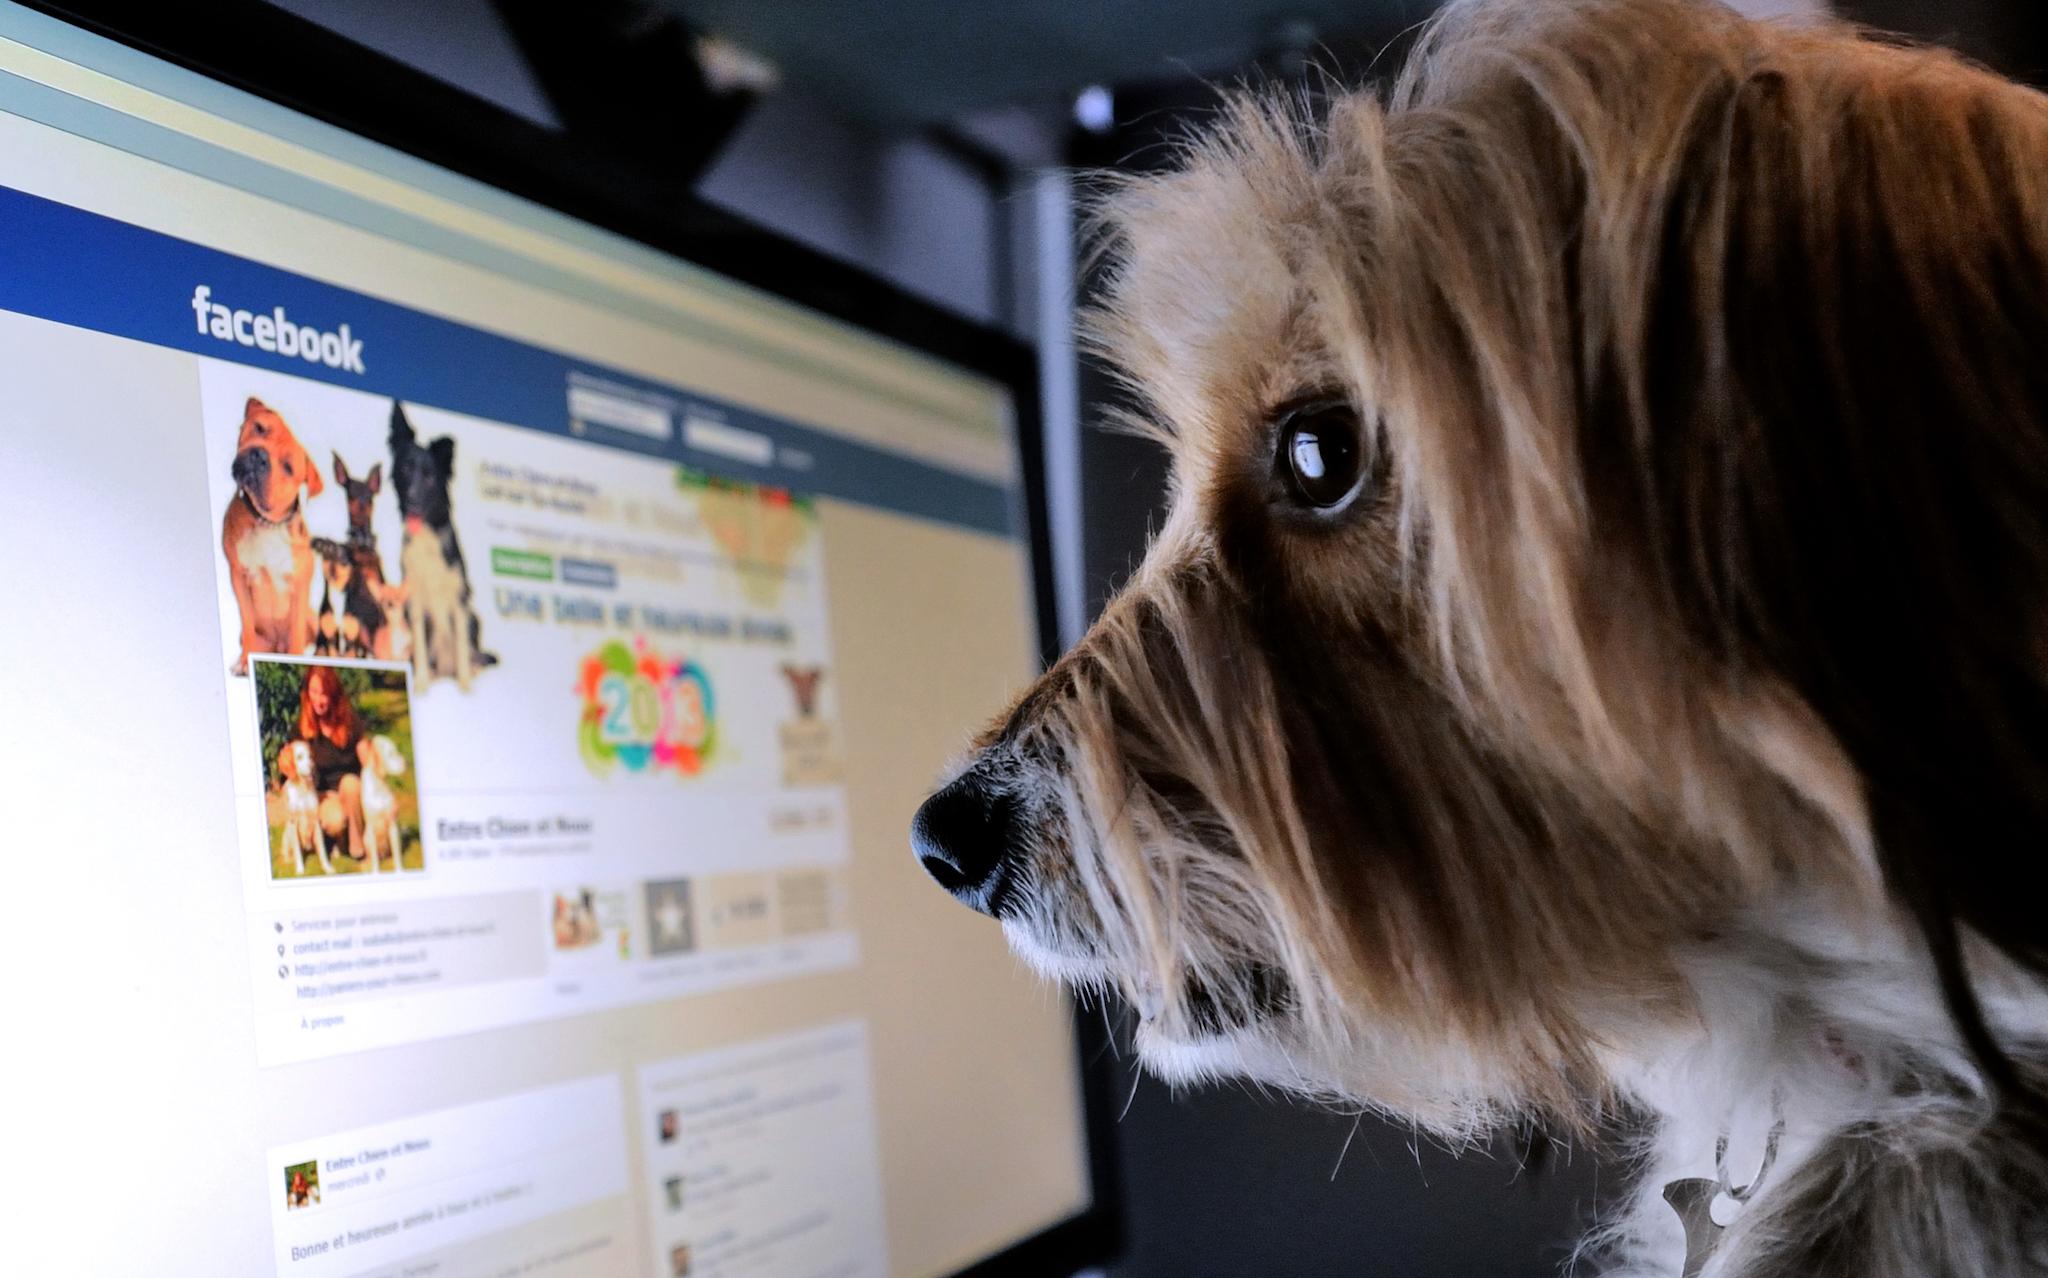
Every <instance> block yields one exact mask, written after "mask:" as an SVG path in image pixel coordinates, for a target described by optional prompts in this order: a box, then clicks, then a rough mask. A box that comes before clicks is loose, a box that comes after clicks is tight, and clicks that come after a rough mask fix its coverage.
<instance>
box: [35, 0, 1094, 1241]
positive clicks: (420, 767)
mask: <svg viewBox="0 0 2048 1278" xmlns="http://www.w3.org/2000/svg"><path fill="white" fill-rule="evenodd" d="M364 89H365V91H366V92H370V91H374V89H375V86H374V85H373V84H368V83H366V84H365V86H364ZM0 416H4V427H0V453H4V463H5V464H4V466H0V545H4V547H5V558H6V561H7V568H6V572H5V581H6V593H7V595H8V597H9V600H10V604H9V607H8V610H7V611H8V614H9V619H8V621H7V622H6V623H5V624H0V672H4V673H0V683H4V687H5V696H4V697H0V701H4V704H5V706H6V709H7V723H8V727H9V729H10V736H11V743H10V745H9V746H8V748H7V750H6V751H5V754H4V771H5V773H6V784H5V785H4V787H0V794H4V796H5V797H4V802H0V807H4V811H0V822H4V827H0V828H5V829H6V830H7V831H8V837H7V839H6V843H7V846H8V850H9V852H10V855H11V858H12V861H13V865H14V884H13V886H14V888H15V889H16V891H17V892H18V893H19V895H16V896H14V897H13V908H12V909H10V910H9V911H8V913H9V915H10V920H9V922H8V923H7V924H6V925H5V928H4V929H0V930H4V933H5V936H6V939H5V941H4V945H5V946H6V949H7V952H8V954H9V961H8V968H9V973H10V975H9V982H10V986H11V987H12V989H13V991H14V992H13V994H11V995H10V1022H11V1024H10V1032H9V1035H8V1038H9V1043H10V1046H9V1049H8V1056H9V1058H10V1059H9V1062H8V1071H9V1077H10V1080H11V1082H10V1091H11V1092H12V1094H13V1096H14V1099H15V1100H16V1101H17V1102H24V1103H18V1104H11V1105H10V1106H9V1107H8V1110H9V1115H10V1117H9V1121H8V1132H7V1158H8V1161H9V1162H10V1163H11V1164H13V1166H14V1168H15V1169H16V1171H19V1172H24V1173H26V1174H28V1175H29V1176H30V1177H31V1178H32V1189H31V1197H30V1199H29V1202H30V1203H33V1204H34V1218H33V1219H32V1220H30V1219H26V1218H24V1219H23V1221H22V1224H21V1227H19V1228H17V1229H15V1230H14V1231H12V1232H13V1234H14V1235H15V1236H14V1237H13V1238H11V1239H10V1241H9V1243H8V1249H9V1251H10V1253H11V1256H12V1259H11V1260H10V1262H9V1263H8V1264H7V1265H6V1266H5V1267H6V1268H8V1269H10V1270H11V1271H14V1272H22V1273H78V1274H97V1273H134V1272H147V1273H152V1274H179V1275H183V1274H195V1275H196V1274H206V1275H219V1274H237V1275H249V1274H267V1273H275V1274H278V1275H292V1276H293V1278H340V1276H341V1275H372V1274H374V1275H401V1274H420V1275H425V1274H433V1275H447V1276H455V1275H477V1276H479V1278H481V1276H484V1275H505V1274H519V1275H548V1276H550V1278H575V1276H584V1275H588V1276H592V1278H596V1276H600V1275H601V1276H605V1278H610V1276H612V1275H646V1276H649V1278H680V1276H681V1275H685V1274H699V1275H727V1274H729V1275H739V1274H748V1275H792V1276H797V1275H802V1276H811V1275H816V1276H819V1278H823V1276H825V1275H833V1276H845V1278H854V1276H856V1275H878V1276H879V1275H930V1274H945V1273H952V1272H955V1271H957V1270H959V1269H961V1268H963V1267H966V1266H968V1265H970V1264H972V1263H974V1262H976V1261H978V1260H980V1259H982V1258H983V1257H986V1256H989V1255H991V1254H994V1253H997V1252H1000V1251H1002V1250H1003V1249H1004V1248H1006V1247H1008V1246H1010V1245H1011V1244H1013V1243H1015V1242H1017V1241H1018V1240H1019V1239H1023V1238H1026V1237H1029V1236H1031V1235H1033V1234H1036V1233H1038V1232H1040V1231H1043V1230H1045V1229H1047V1228H1048V1227H1050V1226H1053V1225H1055V1224H1057V1223H1058V1222H1060V1221H1062V1220H1065V1219H1067V1218H1069V1217H1072V1216H1074V1215H1075V1214H1076V1213H1078V1212H1081V1211H1083V1210H1085V1209H1086V1208H1087V1207H1088V1205H1089V1195H1090V1187H1089V1176H1088V1148H1087V1142H1086V1140H1085V1137H1084V1123H1083V1107H1082V1102H1081V1088H1080V1085H1079V1082H1078V1072H1077V1063H1076V1059H1075V1057H1076V1053H1075V1047H1074V1041H1073V1028H1072V1022H1071V1019H1070V1016H1069V1013H1068V1011H1067V1009H1066V1007H1065V1006H1064V1004H1063V1003H1062V1002H1061V1000H1060V999H1059V998H1057V997H1056V996H1054V995H1052V994H1050V993H1049V992H1047V991H1046V990H1044V989H1043V988H1041V987H1039V986H1037V985H1036V984H1035V983H1033V982H1032V981H1031V980H1030V979H1029V978H1027V977H1025V976H1023V975H1022V974H1020V973H1019V972H1018V971H1017V970H1016V969H1015V968H1014V967H1013V965H1012V964H1011V962H1010V961H1009V960H1008V958H1007V956H1006V954H1005V953H1004V951H1003V948H1002V944H1001V940H1000V937H999V936H998V935H997V933H996V931H995V930H994V929H991V928H987V927H986V926H984V925H981V924H979V923H978V922H977V920H976V919H975V918H974V917H973V916H972V915H971V914H969V913H968V912H967V911H964V910H961V909H959V908H958V907H957V906H956V905H954V904H953V903H952V902H951V901H950V900H948V899H947V898H946V897H945V896H944V894H943V893H941V892H939V891H938V890H937V889H936V888H934V887H933V886H932V885H931V884H929V883H928V882H926V881H925V880H924V877H923V875H922V874H921V872H919V871H918V869H917V868H916V866H915V865H914V863H913V861H912V859H911V857H910V855H909V853H908V851H907V849H906V846H905V835H904V831H905V827H906V824H907V820H908V817H909V814H910V813H911V812H912V810H913V809H914V808H915V806H916V803H917V801H918V799H919V798H920V797H921V796H922V795H923V793H924V792H925V789H926V787H927V786H928V784H929V783H930V782H931V780H932V778H933V777H934V775H935V774H936V773H937V772H938V770H939V769H940V768H941V767H942V766H943V764H944V762H945V760H946V759H947V757H948V756H949V754H951V753H953V752H954V751H956V750H958V749H960V748H961V747H962V746H963V745H964V744H965V743H964V739H963V735H962V728H963V725H966V724H968V723H970V722H972V721H974V720H975V719H976V718H977V717H978V716H979V715H981V714H982V713H983V712H984V711H985V710H986V708H987V707H988V706H989V705H992V704H997V703H999V702H1001V701H1002V699H1003V698H1004V697H1005V695H1006V694H1007V693H1008V692H1009V691H1011V690H1012V689H1014V688H1016V687H1017V686H1019V685H1020V684H1021V683H1022V682H1023V681H1024V680H1025V679H1027V678H1028V676H1029V675H1030V673H1031V671H1032V669H1033V666H1034V661H1035V652H1036V643H1035V639H1034V635H1035V626H1034V614H1033V608H1032V603H1031V600H1032V597H1033V596H1032V590H1031V565H1030V556H1029V554H1028V551H1027V547H1026V539H1025V538H1024V536H1023V534H1022V532H1021V531H1020V529H1021V521H1022V503H1021V499H1020V497H1019V459H1018V454H1017V443H1016V439H1015V430H1014V422H1013V396H1012V394H1011V391H1010V389H1009V388H1008V387H1007V386H1006V385H1004V384H1003V383H1002V382H1000V381H997V380H992V379H990V378H988V377H985V376H981V375H977V374H976V373H974V372H971V371H968V370H967V369H965V368H963V367H960V366H956V365H952V364H948V363H945V362H942V361H940V360H937V359H935V358H932V357H930V356H928V355H925V354H922V353H920V352H919V351H917V350H915V349H912V348H910V347H907V346H904V345H899V344H896V343H894V342H891V341H889V340H885V339H884V338H882V337H880V336H877V335H876V334H874V333H870V332H867V331H863V330H861V329H858V328H856V327H853V326H851V325H848V324H845V323H841V322H838V321H835V320H830V319H827V318H825V317H824V316H822V315H820V314H818V313H815V312H810V311H806V310H803V309H801V308H799V307H797V306H795V305H792V304H790V303H788V302H786V301H784V300H780V299H778V298H776V297H772V296H769V295H767V294H764V293H761V292H757V291H754V290H751V289H749V288H746V287H743V286H740V285H738V284H736V283H734V282H733V281H732V280H730V279H727V278H722V277H721V276H720V275H718V274H717V273H715V272H714V271H712V270H708V269H704V268H702V267H700V266H696V265H691V264H688V263H685V262H684V261H682V260H680V259H678V258H674V257H669V256H665V255H663V254H660V253H657V252H655V251H654V250H652V249H649V248H647V247H645V246H643V245H640V244H637V243H634V242H631V241H628V240H625V239H623V238H620V237H617V236H614V235H611V234H609V233H606V232H604V231H601V230H599V229H597V228H595V227H594V226H591V225H589V224H586V223H581V222H578V221H575V220H573V219H571V218H570V217H568V216H565V215H563V214H561V213H559V212H556V211H553V210H550V209H547V208H544V207H541V206H539V205H536V204H531V203H527V202H524V201H522V200H520V199H517V198H514V197H512V196H510V195H508V194H506V193H505V192H503V191H499V190H496V189H493V188H490V187H487V186H484V185H481V184H479V183H477V182H474V181H471V180H468V179H466V178H463V177H460V176H457V175H456V174H455V173H453V172H451V171H448V170H445V169H440V168H436V167H433V166H431V165H429V164H427V163H425V162H423V161H420V160H418V159H415V158H412V157H410V156H408V155H405V154H403V153H401V152H399V151H396V150H390V149H386V148H384V147H381V146H379V145H376V144H373V143H371V142H368V141H367V140H365V139H363V138H361V137H358V136H355V135H352V134H349V133H347V132H344V131H342V130H339V129H336V128H333V127H331V126H328V125H325V124H322V123H319V122H316V121H314V120H313V119H311V118H308V117H305V116H301V115H297V114H294V113H292V112H290V111H288V110H286V109H284V108H283V107H280V106H278V105H276V104H274V103H271V102H267V101H265V100H262V99H259V98H257V97H254V96H250V95H246V94H243V93H241V92H239V91H237V90H233V89H230V88H228V87H226V86H225V85H223V84H220V83H216V82H213V81H211V80H208V79H207V78H205V77H203V76H201V75H199V74H196V73H194V72H192V71H188V70H184V69H180V68H178V67H174V66H172V65H170V64H169V63H166V62H160V61H157V60H154V59H152V58H150V57H148V56H146V55H144V54H142V53H140V52H137V51H135V50H133V49H129V48H127V47H125V46H122V45H119V44H116V43H113V42H110V41H107V40H104V39H102V38H100V37H97V36H93V35H89V34H87V33H85V32H83V31H81V30H78V29H75V28H71V27H68V26H65V25H63V24H60V23H58V22H56V21H54V20H51V19H49V18H47V17H44V16H40V15H37V14H34V13H31V12H27V11H24V10H18V9H13V8H11V7H10V8H0ZM10 1199H11V1201H13V1203H14V1205H15V1207H16V1208H23V1207H24V1204H23V1202H22V1200H21V1199H20V1198H19V1197H18V1196H15V1195H12V1194H10ZM24 1245H25V1246H26V1248H27V1251H28V1256H27V1257H26V1258H24V1257H23V1256H22V1254H21V1249H22V1248H23V1246H24Z"/></svg>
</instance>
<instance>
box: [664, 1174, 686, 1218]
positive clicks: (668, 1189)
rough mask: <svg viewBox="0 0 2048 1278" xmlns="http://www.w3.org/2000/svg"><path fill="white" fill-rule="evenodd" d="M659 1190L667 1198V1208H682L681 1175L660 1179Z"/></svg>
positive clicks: (672, 1209) (679, 1209) (678, 1209)
mask: <svg viewBox="0 0 2048 1278" xmlns="http://www.w3.org/2000/svg"><path fill="white" fill-rule="evenodd" d="M661 1190H662V1193H663V1194H665V1195H666V1196H667V1198H668V1209H669V1210H670V1211H681V1210H682V1209H683V1178H682V1177H681V1176H670V1177H669V1178H668V1179H667V1180H664V1181H662V1182H661Z"/></svg>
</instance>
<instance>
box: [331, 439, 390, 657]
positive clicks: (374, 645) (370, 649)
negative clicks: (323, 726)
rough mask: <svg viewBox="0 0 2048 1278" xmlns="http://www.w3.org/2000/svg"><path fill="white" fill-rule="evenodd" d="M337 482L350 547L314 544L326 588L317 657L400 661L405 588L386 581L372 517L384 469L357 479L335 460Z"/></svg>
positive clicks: (374, 469)
mask: <svg viewBox="0 0 2048 1278" xmlns="http://www.w3.org/2000/svg"><path fill="white" fill-rule="evenodd" d="M334 482H335V483H336V484H337V485H339V486H340V487H341V490H342V494H343V496H344V498H345V499H346V500H347V503H348V541H347V542H346V543H345V544H344V543H340V542H335V541H333V540H330V539H328V538H325V537H315V538H314V539H313V551H314V553H315V554H316V555H318V556H319V558H320V568H321V574H322V576H323V578H324V579H325V582H326V585H325V586H324V587H323V589H322V591H321V598H320V610H319V614H318V617H317V624H316V626H315V629H314V640H313V651H314V652H315V653H316V654H319V655H323V656H339V657H374V658H377V659H378V660H381V661H392V660H396V659H398V658H397V657H396V656H395V653H396V651H397V649H398V648H399V647H400V646H401V645H400V643H399V642H398V637H397V634H396V633H395V630H396V627H395V626H394V621H395V620H398V619H399V618H401V617H402V608H403V595H404V591H403V589H402V587H399V586H396V585H394V584H392V583H391V582H390V581H388V580H387V579H386V578H385V576H384V556H383V555H382V554H381V553H380V552H379V551H378V549H377V533H376V530H375V529H374V528H373V527H372V526H371V523H370V516H371V512H372V510H373V508H374V506H375V503H376V499H377V493H378V492H379V491H380V490H381V489H382V487H383V484H384V467H383V464H382V463H379V464H377V465H374V466H371V467H370V471H369V473H368V474H367V475H365V476H363V477H362V478H361V479H356V478H354V477H353V476H351V475H350V474H349V470H348V463H347V462H344V461H343V460H342V459H341V454H340V453H335V454H334Z"/></svg>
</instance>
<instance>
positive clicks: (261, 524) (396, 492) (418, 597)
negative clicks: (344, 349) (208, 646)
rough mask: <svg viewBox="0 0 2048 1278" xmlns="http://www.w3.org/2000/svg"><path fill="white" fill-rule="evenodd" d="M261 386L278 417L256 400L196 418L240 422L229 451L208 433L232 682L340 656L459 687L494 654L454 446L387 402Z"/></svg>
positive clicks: (223, 430)
mask: <svg viewBox="0 0 2048 1278" xmlns="http://www.w3.org/2000/svg"><path fill="white" fill-rule="evenodd" d="M272 380H273V381H275V382H277V383H278V384H279V385H281V386H284V387H286V388H287V394H288V395H290V397H291V398H292V401H293V402H292V405H291V413H290V416H289V418H288V417H287V414H286V412H285V411H284V409H282V408H280V407H277V406H275V405H274V404H273V403H272V402H270V401H269V400H266V399H264V398H261V397H258V396H256V395H248V396H247V397H246V398H241V397H240V396H239V394H238V395H237V398H238V399H239V401H240V402H239V404H238V406H237V407H236V408H229V407H227V406H226V404H225V403H222V404H218V405H209V408H208V411H209V413H210V415H211V417H213V418H227V417H229V416H231V415H232V414H233V413H235V412H237V411H238V412H239V413H240V419H241V420H240V425H239V426H236V427H234V428H233V432H234V433H233V443H232V446H231V447H230V445H229V444H228V443H227V438H228V436H227V430H228V427H229V422H228V421H227V420H218V421H215V420H209V424H208V436H209V438H210V439H217V440H218V441H219V442H218V443H217V444H215V445H213V447H218V448H220V449H221V450H222V451H223V452H225V453H227V455H226V456H224V457H222V458H221V459H220V461H219V463H218V464H219V465H220V466H221V467H222V469H223V471H224V472H225V473H226V475H227V476H228V477H229V478H231V479H232V481H233V486H232V489H231V490H230V493H229V494H228V495H227V496H226V497H225V501H224V503H223V504H224V505H225V507H226V509H225V511H224V512H223V513H222V515H221V540H220V546H221V555H222V560H223V567H224V570H225V572H226V575H227V581H228V587H229V589H230V590H231V591H232V592H233V595H234V606H235V610H236V613H237V615H236V617H235V618H233V624H234V626H235V629H236V633H237V634H238V635H239V643H238V644H237V645H236V648H237V656H236V657H235V659H234V663H233V672H234V673H235V674H238V675H239V674H245V673H247V671H248V667H249V658H250V657H251V656H253V655H256V654H259V653H277V654H283V655H287V656H327V657H348V658H359V659H372V660H379V661H403V662H407V663H408V664H410V665H411V666H412V669H413V679H414V682H415V684H416V685H417V686H418V687H419V689H420V690H421V692H422V693H424V692H425V691H426V690H427V688H428V687H429V686H430V685H431V683H432V682H433V681H434V680H436V679H452V680H454V681H455V682H456V683H457V684H459V685H460V686H461V687H463V688H464V689H467V688H468V687H469V686H470V684H471V682H472V681H473V680H474V679H475V678H476V677H477V675H478V674H479V673H481V672H482V671H484V670H485V669H487V668H489V667H490V666H493V665H495V664H497V657H496V655H495V654H493V653H492V652H491V651H489V650H488V649H486V648H485V647H484V643H483V626H482V622H481V620H480V618H479V616H478V614H477V611H476V608H475V604H474V600H473V593H472V590H471V584H470V578H469V568H468V565H467V562H466V561H465V559H464V557H463V553H462V541H461V538H460V537H459V536H457V534H456V529H455V512H454V500H453V495H452V493H451V486H452V483H453V480H454V477H455V439H454V438H453V437H452V436H449V435H441V436H438V437H435V438H433V439H422V438H421V437H420V436H419V434H418V433H417V432H416V431H415V430H414V429H413V425H412V420H411V417H410V416H409V415H408V414H407V412H406V407H405V405H404V404H402V403H399V402H398V401H396V400H391V399H383V398H380V397H377V396H371V395H365V394H362V393H361V392H357V391H337V390H328V389H324V388H317V387H314V388H293V387H291V385H290V381H289V380H288V379H281V378H274V379H272ZM266 393H268V392H266ZM273 398H275V396H273ZM308 406H309V407H310V408H311V410H312V411H303V410H304V408H306V407H308ZM387 463H388V465H387ZM393 542H395V543H396V546H397V549H396V553H395V554H391V553H390V550H391V546H392V543H393ZM387 556H388V557H387ZM394 569H395V570H396V571H393V570H394Z"/></svg>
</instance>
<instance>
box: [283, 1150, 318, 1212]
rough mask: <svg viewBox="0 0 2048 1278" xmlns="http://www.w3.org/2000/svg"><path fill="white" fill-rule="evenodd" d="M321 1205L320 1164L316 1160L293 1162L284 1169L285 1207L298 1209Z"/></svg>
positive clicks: (286, 1208)
mask: <svg viewBox="0 0 2048 1278" xmlns="http://www.w3.org/2000/svg"><path fill="white" fill-rule="evenodd" d="M319 1205H320V1164H319V1162H318V1161H317V1160H316V1161H311V1162H304V1163H293V1164H292V1165H291V1166H289V1167H287V1168H285V1169H284V1209H285V1210H286V1211H298V1210H299V1209H300V1208H302V1207H318V1206H319Z"/></svg>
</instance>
